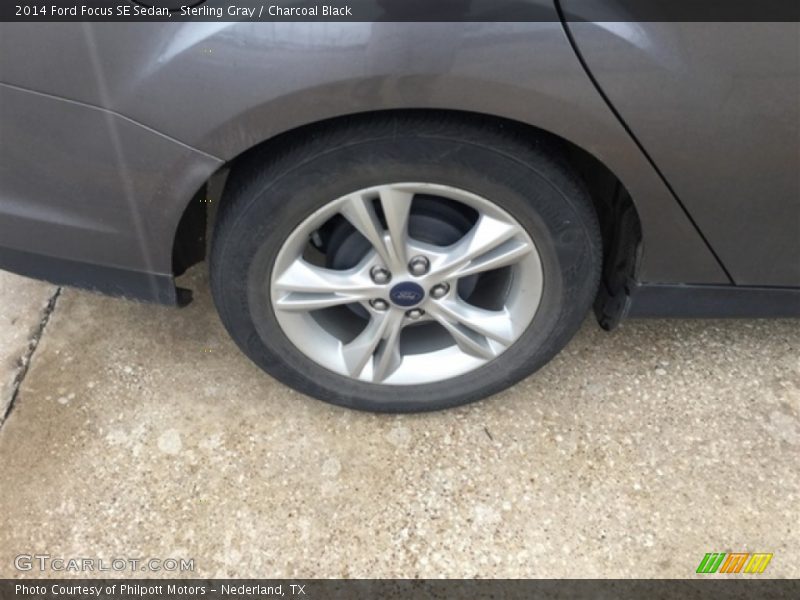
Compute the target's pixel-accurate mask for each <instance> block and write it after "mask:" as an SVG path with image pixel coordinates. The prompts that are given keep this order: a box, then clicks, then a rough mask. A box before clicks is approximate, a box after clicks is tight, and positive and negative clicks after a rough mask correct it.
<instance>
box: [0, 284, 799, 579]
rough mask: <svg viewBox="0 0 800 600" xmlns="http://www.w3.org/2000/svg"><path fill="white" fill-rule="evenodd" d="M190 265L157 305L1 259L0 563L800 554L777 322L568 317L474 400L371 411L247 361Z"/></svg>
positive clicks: (253, 571)
mask: <svg viewBox="0 0 800 600" xmlns="http://www.w3.org/2000/svg"><path fill="white" fill-rule="evenodd" d="M189 277H190V279H192V280H193V281H191V282H190V283H191V285H192V286H194V287H195V288H196V290H197V292H196V294H195V296H196V301H195V302H194V303H193V304H192V305H191V306H189V307H188V308H186V309H182V310H178V309H170V308H162V307H157V306H149V305H144V304H138V303H133V302H127V301H122V300H115V299H110V298H104V297H101V296H97V295H93V294H90V293H86V292H80V291H75V290H71V289H65V290H63V291H61V292H60V295H59V294H58V292H57V289H56V288H54V287H53V286H50V285H47V284H40V283H35V282H31V281H28V280H25V279H22V278H18V277H15V276H11V275H6V274H1V275H0V391H1V392H2V395H1V396H0V414H5V413H6V409H5V407H6V406H7V405H8V403H9V402H11V400H12V398H13V404H12V405H11V407H10V410H9V412H8V418H7V419H6V420H5V422H4V423H3V424H2V426H1V428H0V469H2V484H1V485H0V577H15V576H19V575H21V574H25V575H27V576H57V575H60V573H57V572H52V571H45V572H41V571H38V569H37V568H35V567H34V570H33V571H29V572H25V573H21V572H20V571H17V570H16V569H15V568H14V559H15V557H16V556H18V555H20V554H48V555H50V556H51V557H61V558H73V557H81V558H85V557H91V558H97V559H103V560H105V561H109V562H110V560H111V559H112V558H118V557H123V558H132V557H138V558H160V559H165V558H191V559H194V567H195V571H194V573H193V575H195V576H200V577H236V576H263V577H290V578H291V577H417V576H419V577H462V576H463V577H473V576H479V577H687V576H692V575H693V574H694V572H695V569H696V567H697V565H698V563H699V562H700V560H701V559H702V558H703V556H704V554H705V553H707V552H736V551H740V552H772V553H774V558H773V560H772V562H771V564H770V565H769V566H768V569H767V571H766V573H765V574H764V576H781V577H798V576H800V543H799V542H800V512H798V506H800V321H789V320H784V321H781V320H776V321H729V322H724V321H638V322H633V321H632V322H628V323H625V324H624V325H623V327H621V328H620V329H619V330H617V331H615V332H613V333H611V334H608V333H604V332H602V331H601V330H599V329H598V327H597V326H596V325H595V324H594V323H593V322H592V321H591V320H588V321H587V322H586V324H585V326H584V327H583V329H582V330H581V331H580V333H579V334H578V336H577V337H576V339H575V340H573V342H572V343H571V344H570V345H569V346H568V347H567V349H566V350H565V351H564V352H563V353H562V354H561V355H560V356H559V357H558V358H557V359H556V360H554V361H553V362H552V363H551V364H550V365H548V366H547V367H545V368H544V369H542V370H541V371H540V372H539V373H538V374H536V375H534V376H533V377H530V378H529V379H527V380H526V381H524V382H523V383H521V384H520V385H517V386H515V387H514V388H513V389H511V390H508V391H506V392H504V393H502V394H500V395H498V396H496V397H494V398H493V399H491V400H488V401H484V402H480V403H477V404H474V405H471V406H468V407H464V408H461V409H457V410H450V411H446V412H441V413H436V414H425V415H418V416H379V415H373V414H363V413H357V412H353V411H348V410H345V409H341V408H337V407H333V406H329V405H326V404H323V403H322V402H319V401H316V400H313V399H311V398H308V397H305V396H303V395H301V394H298V393H295V392H293V391H291V390H289V389H287V388H286V387H284V386H283V385H281V384H279V383H277V382H275V381H274V380H272V379H271V378H270V377H269V376H267V375H265V374H263V373H262V372H261V371H259V370H258V369H257V368H256V367H255V366H253V365H252V364H251V363H250V362H249V361H248V360H247V359H246V358H244V356H243V355H242V354H240V353H239V352H238V350H237V349H236V348H235V347H234V345H233V343H232V342H231V341H230V340H229V339H228V337H227V335H226V333H225V331H224V330H223V328H222V326H221V324H220V322H219V320H218V319H217V316H216V314H215V312H214V309H213V306H212V303H211V300H210V297H209V293H208V289H207V284H206V280H205V276H204V274H203V269H202V268H199V269H196V270H195V271H194V272H193V273H192V274H191V275H190V276H189ZM29 358H30V364H29V365H28V359H29ZM17 388H18V390H17ZM125 574H127V573H125V572H123V573H120V574H119V575H125ZM137 574H138V575H141V576H153V575H170V573H164V572H160V573H148V572H138V573H137ZM173 574H175V575H183V576H189V575H192V574H191V573H182V574H181V573H173ZM90 575H91V574H90ZM106 575H107V574H106ZM734 577H736V576H734ZM738 577H742V575H739V576H738Z"/></svg>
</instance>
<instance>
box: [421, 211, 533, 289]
mask: <svg viewBox="0 0 800 600" xmlns="http://www.w3.org/2000/svg"><path fill="white" fill-rule="evenodd" d="M520 233H522V230H521V229H520V227H519V226H518V225H515V224H512V223H509V222H507V221H502V220H500V219H496V218H494V217H489V216H486V215H481V216H480V217H479V218H478V222H477V223H475V225H474V226H473V228H472V229H470V230H469V232H467V234H466V235H465V236H464V237H463V238H461V239H460V240H459V241H458V242H456V243H455V244H453V245H452V246H451V247H450V248H449V249H448V250H447V256H446V257H445V259H444V260H443V261H440V262H439V263H438V264H436V265H435V266H434V268H433V269H432V272H433V273H434V274H436V275H437V276H439V277H450V276H456V277H465V276H467V275H472V274H474V273H479V272H482V271H489V270H492V269H498V268H500V267H504V266H507V265H510V264H513V263H515V262H517V261H518V260H520V259H521V258H522V257H523V256H525V255H526V254H528V253H529V252H531V251H532V250H533V246H532V244H531V243H530V242H528V241H526V240H524V239H521V238H522V236H519V234H520ZM518 236H519V237H518Z"/></svg>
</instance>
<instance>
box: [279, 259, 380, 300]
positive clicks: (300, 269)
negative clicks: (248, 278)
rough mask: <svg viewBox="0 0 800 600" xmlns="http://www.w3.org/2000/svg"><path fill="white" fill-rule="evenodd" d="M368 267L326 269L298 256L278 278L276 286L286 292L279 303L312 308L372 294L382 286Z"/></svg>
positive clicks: (367, 296) (368, 296)
mask: <svg viewBox="0 0 800 600" xmlns="http://www.w3.org/2000/svg"><path fill="white" fill-rule="evenodd" d="M362 265H363V263H362ZM364 271H365V269H364V268H363V266H361V265H359V266H356V267H354V268H352V269H347V270H344V271H339V270H336V269H326V268H324V267H318V266H315V265H312V264H311V263H309V262H308V261H306V260H303V259H302V258H298V259H296V260H294V261H293V262H292V263H291V264H290V265H289V267H288V268H287V269H285V270H284V271H283V273H281V274H280V276H279V277H278V278H277V279H276V280H275V283H274V287H275V289H276V290H278V291H279V292H282V293H283V295H282V296H281V297H280V298H278V299H277V300H276V302H275V307H276V308H278V309H280V310H288V311H309V310H318V309H320V308H328V307H330V306H339V305H342V304H350V303H351V302H359V301H362V300H367V299H369V298H372V297H373V296H375V295H376V294H377V293H378V291H379V289H378V286H376V285H375V284H374V283H373V282H372V280H371V279H370V278H369V275H367V274H366V273H365V272H364Z"/></svg>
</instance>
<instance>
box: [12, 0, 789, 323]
mask: <svg viewBox="0 0 800 600" xmlns="http://www.w3.org/2000/svg"><path fill="white" fill-rule="evenodd" d="M563 4H565V5H569V1H567V2H564V3H563ZM541 5H542V7H544V8H545V9H547V10H552V13H553V19H552V20H551V21H543V22H536V23H311V22H304V23H224V22H223V23H210V22H209V23H198V22H191V23H147V24H123V23H92V24H90V23H15V24H8V23H5V24H0V268H6V269H9V270H14V271H17V272H21V273H23V274H28V275H33V276H38V277H42V278H47V279H50V280H53V281H56V282H58V283H65V284H75V285H82V286H85V287H90V288H95V289H99V290H101V291H105V292H111V293H117V294H120V295H126V296H132V297H138V298H144V299H150V300H156V301H160V302H165V303H174V302H177V296H176V290H175V285H174V282H173V245H174V243H175V237H176V232H177V230H178V226H179V223H180V221H181V218H182V216H183V215H184V214H185V212H186V210H187V207H189V205H190V203H191V202H192V201H193V200H195V201H196V200H197V194H198V193H200V191H201V190H202V189H203V188H204V186H205V185H206V183H207V182H208V180H209V178H211V177H212V176H213V175H214V174H215V173H218V172H219V171H220V170H221V169H224V167H225V166H226V165H227V164H229V163H230V162H231V161H233V160H235V159H236V158H237V157H238V156H240V155H241V154H242V153H244V152H246V151H248V150H249V149H251V148H253V147H255V146H257V145H259V144H262V143H264V142H266V141H268V140H271V139H274V138H275V137H276V136H278V135H281V134H283V133H286V132H290V131H293V130H296V129H297V128H300V127H303V126H307V125H309V124H313V123H317V122H320V121H323V120H326V119H332V118H336V117H341V116H345V115H352V114H358V113H369V112H374V111H386V110H403V109H415V110H419V109H439V110H451V111H463V112H465V113H477V114H481V115H490V116H494V117H498V118H503V119H508V120H511V121H515V122H518V123H522V124H526V125H529V126H532V127H536V128H539V129H542V130H544V131H547V132H549V133H551V134H553V135H556V136H558V137H560V138H563V139H564V140H567V141H568V142H569V143H570V144H574V145H575V146H577V147H579V148H581V149H583V150H584V151H586V152H587V153H589V154H590V155H592V156H594V157H595V158H596V159H597V160H599V161H600V162H601V163H602V164H603V165H605V167H607V168H608V170H610V171H611V172H612V173H613V174H614V175H615V176H616V177H617V178H618V179H619V181H620V182H621V183H622V185H624V187H625V189H626V190H627V191H628V193H629V194H630V197H631V198H632V200H633V203H634V205H635V207H636V211H637V213H638V218H639V221H640V223H641V232H642V242H641V248H640V250H639V255H638V260H637V265H636V269H635V272H634V273H632V274H631V275H632V283H633V287H640V288H642V289H643V290H644V293H642V294H641V295H640V299H641V300H640V308H639V310H638V311H637V310H632V314H642V315H647V314H684V313H685V314H693V311H692V310H691V308H690V305H692V302H691V301H685V299H684V300H681V302H683V304H685V306H684V308H683V309H682V310H671V309H670V308H669V306H668V305H667V304H669V303H665V302H664V300H663V299H665V298H666V299H671V300H670V302H672V300H674V299H675V298H676V296H675V295H674V294H675V292H676V290H678V291H679V292H680V291H681V290H685V289H701V292H703V293H705V291H708V290H712V291H714V294H712V297H707V296H704V298H705V300H704V302H706V304H707V306H705V308H704V309H703V310H698V311H696V312H697V314H714V311H717V312H719V313H720V314H721V315H723V314H750V313H753V314H759V310H758V309H757V305H758V304H759V303H760V301H761V299H762V298H763V297H764V294H766V295H767V297H768V298H767V304H768V305H769V306H778V309H777V310H764V311H763V312H764V314H794V312H795V311H797V312H800V296H798V295H797V294H796V292H797V290H798V288H800V182H799V181H798V158H799V157H800V132H799V131H798V127H800V114H799V113H800V103H798V101H797V98H798V97H800V68H799V65H798V63H799V62H800V55H798V53H797V39H798V38H797V36H798V26H797V24H791V23H784V24H766V23H764V24H755V23H754V24H718V25H712V24H700V23H689V24H677V23H660V24H646V23H629V24H626V23H618V24H616V25H615V26H613V27H612V26H610V25H612V24H609V23H570V24H568V25H565V24H564V23H562V22H560V21H559V20H558V17H557V14H556V12H555V10H556V9H555V7H554V6H553V5H552V4H551V3H550V2H547V1H542V2H541ZM732 35H733V36H737V35H744V36H747V37H748V39H749V41H750V43H749V44H747V45H746V46H744V45H743V46H742V47H741V48H739V47H736V46H734V47H733V49H732V50H731V45H730V39H731V36H732ZM734 290H737V291H744V290H747V291H749V292H751V293H750V294H749V295H748V298H749V299H748V300H747V301H746V302H745V304H747V307H745V308H743V309H741V310H733V311H730V310H728V311H726V310H725V309H724V307H722V306H721V305H719V303H718V301H719V300H720V299H724V298H727V297H729V296H730V292H731V291H734ZM662 291H663V294H661V292H662ZM720 291H721V293H720ZM628 293H629V294H630V295H632V296H635V294H633V292H632V290H631V289H629V290H628ZM681 293H682V292H681ZM776 293H777V294H778V296H777V297H776V296H775V294H776ZM659 298H661V300H659ZM736 298H744V295H742V294H738V295H736ZM678 303H680V302H678ZM709 303H710V304H709ZM776 303H777V304H776ZM715 307H716V308H715Z"/></svg>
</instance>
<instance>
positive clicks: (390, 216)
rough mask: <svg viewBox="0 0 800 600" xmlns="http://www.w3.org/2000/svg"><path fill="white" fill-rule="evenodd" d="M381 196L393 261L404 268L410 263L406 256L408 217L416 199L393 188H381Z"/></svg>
mask: <svg viewBox="0 0 800 600" xmlns="http://www.w3.org/2000/svg"><path fill="white" fill-rule="evenodd" d="M379 194H380V200H381V208H383V214H384V215H385V216H386V225H387V226H388V228H389V239H390V241H391V245H390V250H391V252H392V260H393V261H394V264H396V266H398V267H400V268H402V267H403V266H404V265H405V264H406V262H408V257H407V256H406V244H407V242H408V216H409V214H410V211H411V202H412V200H413V199H414V194H413V193H411V192H406V191H404V190H399V189H397V188H393V187H385V188H381V190H380V192H379ZM390 264H391V263H390Z"/></svg>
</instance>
